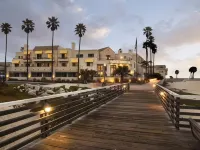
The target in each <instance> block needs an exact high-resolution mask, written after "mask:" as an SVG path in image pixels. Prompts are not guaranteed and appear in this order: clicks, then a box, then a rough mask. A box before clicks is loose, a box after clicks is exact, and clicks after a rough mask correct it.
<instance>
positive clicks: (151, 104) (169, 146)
mask: <svg viewBox="0 0 200 150" xmlns="http://www.w3.org/2000/svg"><path fill="white" fill-rule="evenodd" d="M195 144H196V141H195V140H194V138H193V137H192V135H191V133H190V132H182V131H177V130H175V128H174V126H172V124H171V122H170V120H168V119H167V117H166V113H165V110H164V109H163V108H162V106H161V104H160V102H159V100H158V99H157V97H156V96H155V94H154V93H149V92H148V91H130V92H129V94H127V95H122V96H120V97H118V98H117V99H115V100H114V101H112V102H111V103H109V104H107V105H105V106H103V107H101V108H100V109H98V110H97V111H94V112H92V113H91V114H89V115H87V116H86V117H84V118H82V119H79V120H78V121H76V122H75V123H74V124H72V125H70V126H68V127H66V128H63V129H61V130H59V131H57V132H56V133H55V134H53V135H51V136H49V137H47V138H46V139H44V140H42V141H41V142H40V143H38V144H36V145H35V146H33V147H32V148H35V150H36V148H37V147H38V149H39V150H40V149H41V150H42V148H43V149H47V150H48V148H51V149H54V148H55V149H56V148H60V149H61V150H63V149H74V150H87V149H88V150H90V149H92V150H93V149H97V150H100V149H106V150H108V149H109V150H111V149H112V150H115V149H117V150H132V149H137V150H147V149H148V150H176V149H181V150H190V149H192V148H193V146H194V145H195ZM60 149H58V150H60Z"/></svg>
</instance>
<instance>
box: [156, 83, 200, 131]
mask: <svg viewBox="0 0 200 150" xmlns="http://www.w3.org/2000/svg"><path fill="white" fill-rule="evenodd" d="M155 93H156V94H157V96H158V97H159V99H160V100H161V103H162V105H163V107H164V109H165V110H166V112H167V114H168V116H169V117H170V119H171V121H172V123H173V124H174V126H175V127H176V129H178V130H179V129H180V128H190V126H189V122H188V118H190V117H192V118H193V119H194V120H195V121H197V122H200V101H198V100H193V99H187V98H185V96H184V95H183V96H182V95H179V94H177V93H175V92H173V91H170V90H169V89H167V88H165V87H163V86H161V85H159V84H157V85H156V87H155Z"/></svg>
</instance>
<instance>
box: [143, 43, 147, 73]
mask: <svg viewBox="0 0 200 150" xmlns="http://www.w3.org/2000/svg"><path fill="white" fill-rule="evenodd" d="M143 48H145V49H146V62H148V42H144V43H143ZM147 67H148V65H146V74H147V73H148V72H147V71H148V70H147Z"/></svg>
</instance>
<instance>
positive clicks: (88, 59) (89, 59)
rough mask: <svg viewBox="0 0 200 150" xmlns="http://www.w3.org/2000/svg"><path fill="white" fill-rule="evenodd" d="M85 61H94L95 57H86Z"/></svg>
mask: <svg viewBox="0 0 200 150" xmlns="http://www.w3.org/2000/svg"><path fill="white" fill-rule="evenodd" d="M85 62H94V59H93V58H87V59H85Z"/></svg>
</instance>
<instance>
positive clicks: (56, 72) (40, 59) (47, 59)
mask: <svg viewBox="0 0 200 150" xmlns="http://www.w3.org/2000/svg"><path fill="white" fill-rule="evenodd" d="M26 47H27V46H26V45H24V47H22V48H21V51H20V52H16V56H15V57H14V58H13V60H12V64H11V66H10V67H9V68H8V73H7V77H8V78H16V79H18V80H26V77H27V70H26V65H27V57H28V66H29V72H28V76H29V79H30V80H33V79H34V78H35V79H41V78H42V77H45V78H47V79H51V76H52V75H51V64H52V63H51V61H52V51H51V46H35V48H34V49H33V50H29V51H28V56H27V50H26ZM53 57H54V60H53V61H54V69H53V77H54V78H55V80H56V79H58V78H60V79H76V75H77V74H76V73H77V65H78V50H76V49H75V43H72V46H71V48H63V47H60V46H58V45H56V46H54V54H53ZM142 61H144V59H143V58H142V57H141V56H139V55H138V62H142ZM104 64H106V75H107V76H113V71H114V70H115V69H116V68H117V67H118V66H128V68H129V70H130V73H131V74H132V75H134V73H135V71H136V54H135V53H133V51H131V50H129V52H127V53H123V51H122V50H121V49H120V50H119V51H118V53H115V52H114V51H113V50H112V49H111V48H110V47H105V48H101V49H93V50H82V49H81V51H80V69H89V70H90V69H92V70H96V71H98V74H99V76H103V71H104V70H103V69H104ZM137 72H138V73H139V74H141V75H143V73H144V69H143V68H142V67H141V66H140V63H138V69H137Z"/></svg>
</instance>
